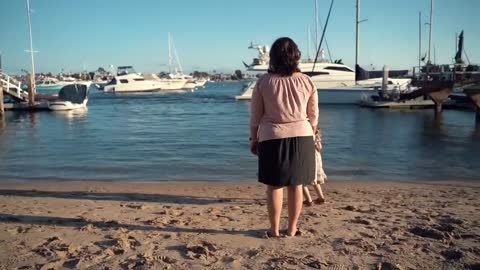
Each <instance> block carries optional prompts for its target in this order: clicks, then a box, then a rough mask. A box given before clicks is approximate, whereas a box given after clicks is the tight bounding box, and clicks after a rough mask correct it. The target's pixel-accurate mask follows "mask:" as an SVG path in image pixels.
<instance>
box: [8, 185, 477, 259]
mask: <svg viewBox="0 0 480 270" xmlns="http://www.w3.org/2000/svg"><path fill="white" fill-rule="evenodd" d="M324 188H325V191H326V197H327V203H326V204H324V205H315V206H312V207H305V208H304V209H303V210H302V217H301V219H300V222H299V225H300V226H301V229H302V232H303V235H302V236H299V237H291V238H285V237H282V238H270V239H266V238H265V237H264V232H265V230H266V229H267V228H268V226H269V224H268V219H267V211H266V207H265V196H264V188H263V186H261V185H259V184H257V183H255V182H253V181H251V182H247V183H239V184H237V183H225V182H188V183H187V182H160V183H159V182H156V183H153V182H142V183H128V182H48V181H32V182H1V183H0V269H480V216H479V215H480V214H479V213H480V200H479V195H480V184H478V183H456V182H437V183H428V182H426V183H425V182H424V183H402V182H378V181H377V182H373V181H370V182H350V181H348V182H347V181H345V182H343V181H342V182H330V183H327V184H326V185H325V186H324ZM286 214H287V211H286V208H284V212H283V216H284V217H286ZM282 222H283V225H284V226H286V223H285V222H286V219H282Z"/></svg>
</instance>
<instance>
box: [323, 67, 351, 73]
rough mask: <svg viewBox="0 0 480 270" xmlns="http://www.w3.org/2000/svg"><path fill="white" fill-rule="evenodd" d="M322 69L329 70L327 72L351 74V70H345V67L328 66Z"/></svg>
mask: <svg viewBox="0 0 480 270" xmlns="http://www.w3.org/2000/svg"><path fill="white" fill-rule="evenodd" d="M324 69H329V70H338V71H346V72H353V70H351V69H349V68H347V67H335V66H328V67H326V68H324Z"/></svg>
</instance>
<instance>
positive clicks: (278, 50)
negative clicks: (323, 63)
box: [268, 37, 301, 76]
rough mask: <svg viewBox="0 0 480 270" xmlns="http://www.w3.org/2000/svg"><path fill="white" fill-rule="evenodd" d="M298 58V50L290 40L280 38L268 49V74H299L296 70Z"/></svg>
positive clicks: (298, 70)
mask: <svg viewBox="0 0 480 270" xmlns="http://www.w3.org/2000/svg"><path fill="white" fill-rule="evenodd" d="M300 56H301V53H300V50H299V49H298V46H297V44H295V42H293V40H292V39H291V38H288V37H282V38H279V39H277V40H275V42H274V43H273V45H272V48H271V49H270V64H269V67H268V73H275V74H279V75H281V76H290V75H292V74H293V73H294V72H300V69H299V68H298V61H299V60H300Z"/></svg>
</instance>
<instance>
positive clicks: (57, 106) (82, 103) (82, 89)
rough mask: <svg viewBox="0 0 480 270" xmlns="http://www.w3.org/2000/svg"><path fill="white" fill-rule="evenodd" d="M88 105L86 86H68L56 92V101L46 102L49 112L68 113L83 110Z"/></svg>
mask: <svg viewBox="0 0 480 270" xmlns="http://www.w3.org/2000/svg"><path fill="white" fill-rule="evenodd" d="M87 103H88V86H87V85H86V84H77V83H75V84H70V85H67V86H64V87H63V88H62V89H60V91H59V92H58V97H57V99H56V100H51V101H47V106H48V109H49V110H52V111H70V110H75V109H85V108H87Z"/></svg>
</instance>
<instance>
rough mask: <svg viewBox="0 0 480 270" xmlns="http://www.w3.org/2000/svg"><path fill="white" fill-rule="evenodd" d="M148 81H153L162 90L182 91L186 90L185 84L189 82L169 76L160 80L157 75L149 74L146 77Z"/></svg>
mask: <svg viewBox="0 0 480 270" xmlns="http://www.w3.org/2000/svg"><path fill="white" fill-rule="evenodd" d="M144 78H145V79H146V80H152V81H155V82H157V83H158V84H159V85H160V87H161V90H180V89H184V86H185V83H186V82H187V80H185V79H182V78H174V77H173V76H170V74H169V75H168V77H166V78H160V77H158V76H157V75H156V74H147V75H144Z"/></svg>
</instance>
